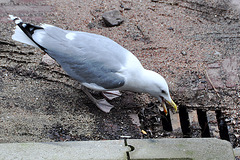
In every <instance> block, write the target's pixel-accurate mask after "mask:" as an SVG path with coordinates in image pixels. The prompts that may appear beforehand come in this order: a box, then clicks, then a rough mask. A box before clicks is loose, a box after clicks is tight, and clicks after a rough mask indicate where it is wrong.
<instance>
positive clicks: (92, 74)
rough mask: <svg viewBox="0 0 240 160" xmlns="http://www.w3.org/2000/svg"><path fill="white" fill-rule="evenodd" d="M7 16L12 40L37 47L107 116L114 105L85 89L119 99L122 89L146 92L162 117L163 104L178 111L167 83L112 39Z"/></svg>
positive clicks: (165, 109) (164, 107)
mask: <svg viewBox="0 0 240 160" xmlns="http://www.w3.org/2000/svg"><path fill="white" fill-rule="evenodd" d="M9 17H10V20H13V21H14V22H15V24H16V29H15V32H14V34H13V35H12V39H13V40H15V41H19V42H21V43H25V44H28V45H31V46H34V47H38V48H40V49H41V50H43V51H44V52H45V53H47V54H48V55H49V56H50V57H51V58H53V59H54V60H56V61H57V63H58V64H59V65H60V66H61V67H62V68H63V70H64V71H65V72H66V73H67V74H68V75H69V76H70V77H72V78H73V79H75V80H77V81H79V82H80V83H81V89H82V90H83V92H84V93H85V94H86V95H87V96H88V97H89V99H90V100H91V101H92V102H93V103H94V104H95V105H96V106H97V107H98V108H99V109H101V110H102V111H104V112H106V113H108V112H110V110H111V109H112V108H113V107H114V106H113V105H111V104H110V103H108V101H106V99H95V98H94V97H93V96H92V95H91V93H90V92H89V90H88V89H92V90H95V91H102V92H104V93H105V94H104V95H105V97H106V98H108V99H112V98H115V97H118V96H120V95H121V94H120V92H119V91H123V90H127V91H132V92H138V93H149V94H150V95H151V96H153V97H156V98H157V99H158V100H159V102H160V103H161V104H162V107H163V109H164V112H165V114H167V108H166V103H168V104H169V105H170V106H172V107H173V108H174V109H175V111H177V105H176V104H175V103H174V101H173V100H172V98H171V96H170V93H169V88H168V84H167V82H166V80H165V79H164V78H163V77H162V76H161V75H160V74H158V73H156V72H154V71H151V70H147V69H144V68H143V66H142V64H141V63H140V61H139V60H138V59H137V57H136V56H134V55H133V54H132V53H131V52H130V51H128V50H127V49H125V48H123V47H122V46H121V45H119V44H118V43H116V42H114V41H113V40H111V39H109V38H107V37H104V36H101V35H98V34H93V33H87V32H80V31H70V30H64V29H61V28H59V27H56V26H53V25H49V24H42V25H41V26H36V25H32V24H29V23H23V21H22V20H21V19H20V18H19V17H15V16H13V15H9ZM111 95H113V96H111ZM165 102H166V103H165Z"/></svg>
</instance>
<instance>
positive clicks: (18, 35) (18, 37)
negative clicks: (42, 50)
mask: <svg viewBox="0 0 240 160" xmlns="http://www.w3.org/2000/svg"><path fill="white" fill-rule="evenodd" d="M12 39H13V40H15V41H18V42H21V43H26V44H28V45H31V46H34V47H38V46H37V45H36V44H35V43H34V42H33V41H32V40H31V39H30V38H29V37H28V36H27V35H26V34H25V33H24V32H23V31H22V30H21V29H20V28H19V27H18V26H16V29H15V33H14V34H13V35H12Z"/></svg>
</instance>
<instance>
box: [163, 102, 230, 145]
mask: <svg viewBox="0 0 240 160" xmlns="http://www.w3.org/2000/svg"><path fill="white" fill-rule="evenodd" d="M170 113H171V112H170ZM164 119H166V120H163V121H162V125H163V129H164V130H167V131H173V132H174V131H178V132H179V129H180V128H181V131H182V134H183V137H186V138H191V137H216V138H221V139H224V140H227V141H230V136H229V130H228V126H227V123H226V122H225V117H224V116H223V114H222V112H221V110H215V111H212V110H209V111H207V110H203V109H196V110H191V111H188V110H187V108H186V107H184V106H180V107H179V113H176V114H169V115H168V116H165V118H164ZM173 123H174V124H173ZM173 126H174V127H173Z"/></svg>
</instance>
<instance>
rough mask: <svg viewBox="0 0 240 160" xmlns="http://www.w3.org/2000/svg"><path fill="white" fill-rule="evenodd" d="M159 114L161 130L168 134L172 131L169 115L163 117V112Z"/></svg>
mask: <svg viewBox="0 0 240 160" xmlns="http://www.w3.org/2000/svg"><path fill="white" fill-rule="evenodd" d="M168 113H170V112H169V110H168ZM161 114H162V115H163V117H162V126H163V129H164V130H165V131H169V132H171V131H173V128H172V122H171V118H170V114H168V115H167V116H166V115H165V113H164V112H161Z"/></svg>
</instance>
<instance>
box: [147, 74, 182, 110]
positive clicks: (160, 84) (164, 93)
mask: <svg viewBox="0 0 240 160" xmlns="http://www.w3.org/2000/svg"><path fill="white" fill-rule="evenodd" d="M146 72H147V74H145V76H147V77H146V81H147V82H146V84H147V86H145V87H146V88H145V91H146V92H147V93H149V94H150V95H152V96H154V97H156V98H157V99H158V100H159V101H160V103H162V105H163V107H164V112H165V113H166V112H167V110H166V106H165V103H164V102H167V103H168V104H170V105H171V106H172V107H173V108H174V109H175V110H177V105H176V104H175V103H174V102H173V100H172V98H171V96H170V93H169V88H168V84H167V82H166V80H165V79H164V78H163V77H162V76H161V75H160V74H158V73H156V72H153V71H150V70H146Z"/></svg>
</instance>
